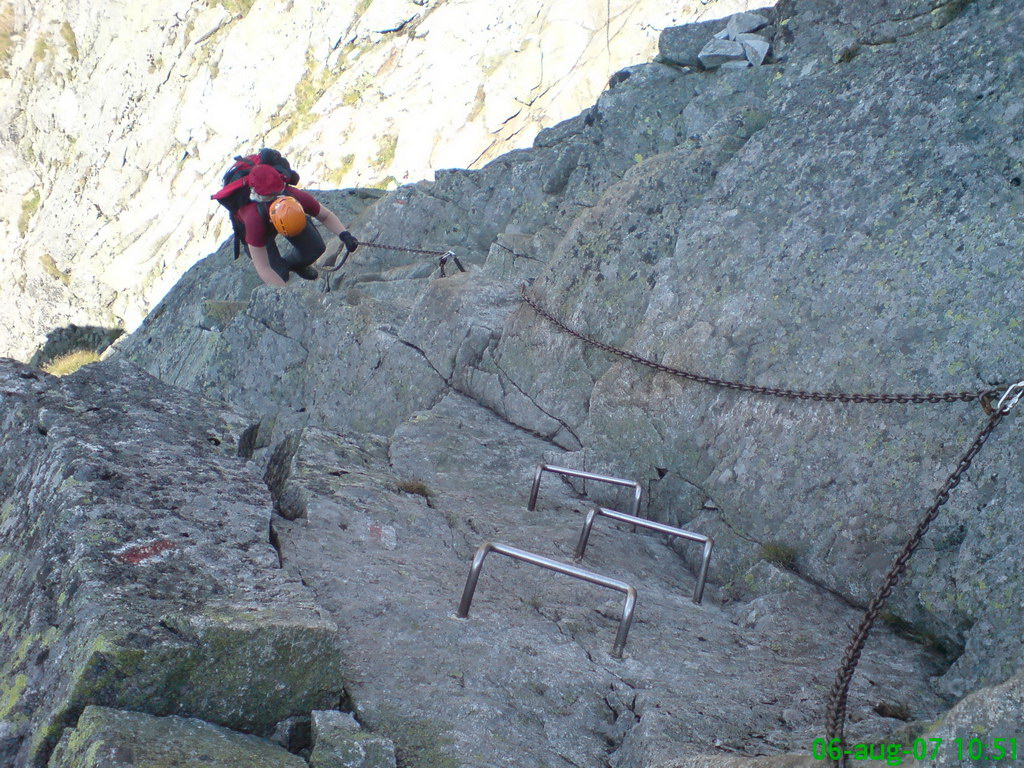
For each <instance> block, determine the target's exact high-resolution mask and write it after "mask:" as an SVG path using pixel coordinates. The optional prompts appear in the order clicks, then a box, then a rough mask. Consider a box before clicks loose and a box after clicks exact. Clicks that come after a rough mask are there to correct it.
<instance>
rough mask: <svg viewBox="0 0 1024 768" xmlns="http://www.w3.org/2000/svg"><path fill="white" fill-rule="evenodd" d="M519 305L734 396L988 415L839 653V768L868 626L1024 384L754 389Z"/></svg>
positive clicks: (829, 717)
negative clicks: (934, 407) (973, 406)
mask: <svg viewBox="0 0 1024 768" xmlns="http://www.w3.org/2000/svg"><path fill="white" fill-rule="evenodd" d="M522 297H523V301H524V302H526V303H527V304H529V305H530V307H532V308H533V310H534V311H535V312H536V313H537V314H538V315H540V316H541V317H543V318H544V319H546V320H547V321H548V322H550V323H552V324H553V325H554V326H556V327H557V328H560V329H561V330H562V331H564V332H565V333H567V334H569V335H570V336H573V337H574V338H577V339H579V340H580V341H582V342H584V343H585V344H589V345H590V346H592V347H595V348H597V349H601V350H604V351H605V352H609V353H611V354H613V355H617V356H619V357H622V358H624V359H626V360H631V361H633V362H635V363H639V364H640V365H645V366H647V367H648V368H653V369H654V370H656V371H661V372H663V373H668V374H671V375H673V376H679V377H681V378H684V379H688V380H690V381H696V382H699V383H701V384H709V385H711V386H715V387H722V388H725V389H732V390H736V391H740V392H752V393H755V394H760V395H769V396H772V397H781V398H788V399H792V400H813V401H818V402H841V403H885V404H888V403H943V402H945V403H953V402H973V401H975V400H979V401H980V402H981V404H982V406H983V407H984V408H985V412H986V413H987V414H989V420H988V422H987V423H986V424H985V426H984V428H983V429H982V430H981V432H979V433H978V436H977V437H976V438H975V439H974V442H973V443H972V444H971V447H970V448H969V449H968V450H967V452H966V453H965V454H964V456H963V458H961V459H960V463H959V464H957V467H956V469H954V470H953V472H952V473H951V474H950V475H949V477H948V478H947V479H946V482H945V483H944V484H943V486H942V489H941V490H940V491H939V493H938V494H937V495H936V497H935V500H934V502H933V503H932V505H931V507H929V508H928V511H927V512H926V513H925V515H924V517H922V518H921V520H920V522H919V523H918V524H917V528H915V529H914V532H913V533H912V534H911V536H910V538H909V539H908V540H907V542H906V544H904V545H903V549H902V550H900V553H899V554H898V555H897V556H896V559H895V560H894V561H893V564H892V566H891V567H890V568H889V571H888V572H887V573H886V574H885V578H884V580H883V581H882V586H881V587H880V588H879V589H878V591H877V592H876V593H875V596H874V597H873V598H872V600H871V602H870V603H869V604H868V607H867V609H866V610H865V612H864V617H863V618H862V619H861V622H860V625H859V626H858V627H857V631H856V632H854V635H853V639H852V640H851V641H850V644H849V646H847V648H846V652H845V653H844V654H843V660H842V663H841V664H840V667H839V670H838V672H837V673H836V678H835V681H834V683H833V685H832V689H831V691H830V692H829V697H828V701H827V705H826V710H825V729H826V737H827V739H828V741H829V742H830V743H831V742H832V740H833V739H838V744H839V750H840V755H841V756H840V757H839V758H838V759H833V758H830V760H832V762H833V763H838V765H839V766H840V768H846V766H847V760H846V755H845V742H844V727H845V723H846V703H847V698H848V695H849V691H850V681H851V680H852V679H853V674H854V672H855V671H856V668H857V663H858V662H859V661H860V656H861V653H862V652H863V650H864V645H865V643H866V642H867V639H868V634H869V633H870V632H871V627H872V626H873V625H874V623H875V621H876V620H877V619H878V614H879V612H880V611H881V610H882V607H883V606H884V605H885V601H886V600H887V599H888V598H889V596H890V595H891V594H892V591H893V588H894V587H895V586H896V583H897V582H898V581H899V579H900V576H901V575H903V573H904V572H905V571H906V569H907V564H908V563H909V562H910V558H911V556H912V555H913V554H914V552H915V550H916V549H917V548H918V546H919V545H920V544H921V540H922V538H924V535H925V533H927V532H928V528H929V527H930V526H931V524H932V523H933V522H934V521H935V519H936V518H937V517H938V515H939V511H940V510H941V509H942V507H943V505H944V504H945V503H946V502H947V501H949V494H950V492H951V491H952V490H953V489H954V488H956V487H957V486H958V485H960V478H961V477H962V476H963V474H964V473H965V472H966V471H967V470H968V468H970V466H971V463H972V462H973V461H974V459H975V458H976V457H977V455H978V453H979V452H980V451H981V448H982V446H983V445H985V441H986V440H988V438H989V436H990V435H991V434H992V432H993V430H995V428H996V427H997V426H998V425H999V422H1000V421H1002V418H1003V416H1005V415H1006V414H1007V413H1009V412H1010V410H1011V409H1013V408H1014V406H1016V405H1017V403H1018V401H1020V400H1021V399H1022V397H1024V381H1021V382H1018V383H1017V384H1014V385H1013V386H1011V387H1010V388H1009V389H1007V390H1006V391H1005V393H1003V394H1002V397H1000V398H999V401H998V403H997V404H996V405H995V406H993V405H992V403H993V402H994V401H995V400H996V398H997V397H999V395H1000V392H1001V390H998V389H983V390H976V391H968V392H927V393H921V394H909V395H899V394H896V395H889V394H877V393H857V394H847V393H841V392H806V391H803V390H790V389H780V388H777V387H759V386H755V385H751V384H743V383H740V382H735V381H727V380H725V379H716V378H714V377H712V376H704V375H701V374H696V373H690V372H688V371H683V370H680V369H678V368H673V367H672V366H668V365H663V364H662V363H656V362H654V361H652V360H647V359H645V358H643V357H640V356H639V355H636V354H634V353H632V352H627V351H625V350H623V349H619V348H618V347H613V346H612V345H611V344H605V343H603V342H600V341H597V340H596V339H593V338H591V337H589V336H587V335H586V334H583V333H581V332H579V331H576V330H573V329H572V328H569V327H568V326H566V325H565V324H564V323H563V322H561V321H560V320H558V319H557V318H556V317H554V316H553V315H552V314H551V313H549V312H548V311H547V310H546V309H544V308H543V307H542V306H541V305H540V304H538V303H537V302H536V301H535V300H534V299H532V298H530V297H529V296H528V295H527V294H526V287H525V286H523V289H522Z"/></svg>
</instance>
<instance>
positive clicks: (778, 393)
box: [521, 287, 1002, 410]
mask: <svg viewBox="0 0 1024 768" xmlns="http://www.w3.org/2000/svg"><path fill="white" fill-rule="evenodd" d="M521 293H522V298H523V301H525V302H526V303H527V304H529V305H530V307H532V308H533V311H534V312H536V313H537V314H538V315H540V316H541V317H543V318H544V319H545V320H547V321H548V322H550V323H551V324H552V325H554V326H556V327H557V328H560V329H561V330H563V331H564V332H565V333H567V334H569V335H570V336H573V337H575V338H577V339H579V340H580V341H582V342H584V343H586V344H589V345H590V346H592V347H595V348H597V349H601V350H604V351H605V352H609V353H611V354H613V355H617V356H619V357H622V358H624V359H626V360H631V361H633V362H634V363H639V364H640V365H644V366H647V367H648V368H653V369H654V370H656V371H661V372H662V373H668V374H671V375H673V376H678V377H679V378H683V379H687V380H689V381H696V382H699V383H700V384H708V385H710V386H713V387H719V388H722V389H732V390H735V391H737V392H752V393H754V394H757V395H768V396H770V397H780V398H786V399H790V400H813V401H815V402H834V403H882V404H893V403H958V402H965V403H971V402H974V401H976V400H977V401H980V402H981V403H982V404H983V405H985V406H986V410H987V409H988V408H990V407H991V406H990V403H991V401H992V400H993V399H994V398H995V397H997V396H998V395H999V394H1000V393H1001V392H1002V390H1001V389H981V390H971V391H966V392H925V393H916V394H908V395H899V394H896V395H888V394H879V393H874V392H861V393H846V392H806V391H804V390H799V389H782V388H779V387H761V386H757V385H754V384H743V383H742V382H738V381H728V380H727V379H717V378H715V377H713V376H704V375H703V374H699V373H690V372H689V371H684V370H681V369H679V368H673V367H672V366H670V365H664V364H663V363H656V362H654V361H653V360H648V359H646V358H643V357H640V355H637V354H634V353H633V352H627V351H626V350H624V349H619V348H618V347H613V346H612V345H611V344H605V343H604V342H602V341H598V340H597V339H594V338H591V337H590V336H587V335H586V334H584V333H581V332H580V331H577V330H574V329H572V328H569V327H568V326H567V325H565V323H563V322H562V321H561V320H559V319H558V318H556V317H554V316H553V315H552V314H551V313H550V312H548V311H547V310H546V309H544V307H542V306H541V305H540V304H538V303H537V302H536V301H535V300H534V299H532V298H531V297H530V296H528V295H527V294H526V288H525V287H524V288H523V289H522V291H521Z"/></svg>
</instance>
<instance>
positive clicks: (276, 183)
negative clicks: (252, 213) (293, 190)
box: [249, 164, 285, 195]
mask: <svg viewBox="0 0 1024 768" xmlns="http://www.w3.org/2000/svg"><path fill="white" fill-rule="evenodd" d="M284 184H285V182H284V177H283V176H282V175H281V174H280V173H278V172H277V170H276V169H274V168H271V167H270V166H269V165H262V164H257V165H256V166H255V167H254V168H253V169H252V170H251V171H249V186H250V187H252V191H253V192H255V193H256V194H257V195H276V194H277V193H278V192H280V191H281V190H283V189H284Z"/></svg>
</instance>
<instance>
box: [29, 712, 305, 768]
mask: <svg viewBox="0 0 1024 768" xmlns="http://www.w3.org/2000/svg"><path fill="white" fill-rule="evenodd" d="M49 765H50V768H159V767H160V766H165V765H174V766H182V767H183V768H307V763H306V761H305V760H303V759H302V758H300V757H296V756H295V755H291V754H289V753H288V752H286V751H285V750H283V749H281V748H280V747H276V746H274V745H272V744H269V743H267V742H265V741H263V740H261V739H257V738H255V737H253V736H245V735H243V734H239V733H234V732H232V731H229V730H227V729H225V728H218V727H217V726H215V725H211V724H209V723H206V722H203V721H202V720H195V719H185V718H181V717H153V716H151V715H144V714H140V713H137V712H119V711H118V710H114V709H108V708H105V707H86V708H85V710H84V711H83V712H82V716H81V717H80V718H78V723H77V725H76V726H75V727H74V728H69V729H67V730H65V731H64V736H63V738H62V739H61V741H60V744H59V745H58V746H57V749H56V751H55V752H54V754H53V759H51V760H50V763H49Z"/></svg>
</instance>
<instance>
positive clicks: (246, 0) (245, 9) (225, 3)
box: [217, 0, 256, 18]
mask: <svg viewBox="0 0 1024 768" xmlns="http://www.w3.org/2000/svg"><path fill="white" fill-rule="evenodd" d="M255 2H256V0H217V4H218V5H219V6H221V7H222V8H224V9H225V10H226V11H227V12H228V13H230V14H232V15H233V16H240V17H242V18H245V17H246V15H248V13H249V11H251V10H252V7H253V5H254V4H255Z"/></svg>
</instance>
